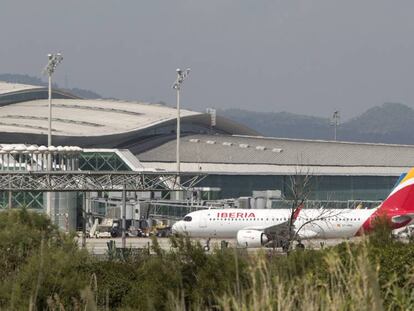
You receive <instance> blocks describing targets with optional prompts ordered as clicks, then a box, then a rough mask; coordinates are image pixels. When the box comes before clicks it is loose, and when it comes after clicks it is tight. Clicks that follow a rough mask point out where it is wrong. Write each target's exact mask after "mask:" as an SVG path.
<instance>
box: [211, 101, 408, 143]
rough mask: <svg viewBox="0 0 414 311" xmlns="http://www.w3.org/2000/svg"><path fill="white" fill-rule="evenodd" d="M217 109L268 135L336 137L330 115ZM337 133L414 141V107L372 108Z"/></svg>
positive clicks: (361, 138) (387, 140)
mask: <svg viewBox="0 0 414 311" xmlns="http://www.w3.org/2000/svg"><path fill="white" fill-rule="evenodd" d="M217 113H218V114H219V115H222V116H224V117H227V118H229V119H232V120H234V121H238V122H241V123H243V124H246V125H247V126H249V127H251V128H253V129H255V130H257V131H258V132H260V133H262V134H263V135H265V136H273V137H286V138H304V139H333V128H332V126H331V125H330V120H329V119H328V118H320V117H311V116H305V115H299V114H292V113H287V112H277V113H265V112H252V111H247V110H240V109H227V110H218V112H217ZM337 137H338V140H343V141H357V142H377V143H390V144H414V110H413V109H412V108H410V107H408V106H406V105H403V104H398V103H386V104H383V105H382V106H379V107H373V108H370V109H368V110H367V111H366V112H364V113H363V114H361V115H360V116H358V117H356V118H354V119H351V120H349V121H347V122H344V123H342V124H340V126H339V128H338V133H337Z"/></svg>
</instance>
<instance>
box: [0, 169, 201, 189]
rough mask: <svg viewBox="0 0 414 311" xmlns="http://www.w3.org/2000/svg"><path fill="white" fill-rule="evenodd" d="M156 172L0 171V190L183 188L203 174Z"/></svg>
mask: <svg viewBox="0 0 414 311" xmlns="http://www.w3.org/2000/svg"><path fill="white" fill-rule="evenodd" d="M177 177H178V175H177V174H175V173H159V172H120V171H118V172H102V171H101V172H95V171H75V172H68V171H52V172H27V171H19V172H13V171H10V172H0V191H47V192H53V191H57V192H62V191H122V190H123V189H124V187H125V190H126V191H162V190H168V191H186V190H190V189H192V188H193V187H194V186H195V185H196V184H197V183H198V182H200V181H201V180H202V179H203V178H204V177H205V175H188V174H181V179H180V181H181V184H180V185H179V184H178V183H177V180H179V179H178V178H177Z"/></svg>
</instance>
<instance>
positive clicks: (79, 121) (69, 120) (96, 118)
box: [0, 99, 200, 136]
mask: <svg viewBox="0 0 414 311" xmlns="http://www.w3.org/2000/svg"><path fill="white" fill-rule="evenodd" d="M48 111H49V110H48V101H47V100H33V101H26V102H22V103H16V104H11V105H7V106H3V107H0V132H3V133H4V132H9V133H31V134H45V133H47V130H48V115H49V112H48ZM176 114H177V112H176V109H175V108H170V107H166V106H162V105H153V104H146V103H139V102H126V101H115V100H85V99H53V118H52V130H53V134H54V135H55V134H56V135H59V136H103V135H111V134H119V133H125V132H130V131H134V130H139V129H144V128H147V127H149V126H152V125H156V124H159V123H162V122H165V121H168V120H172V119H175V118H176V116H177V115H176ZM192 115H200V113H198V112H193V111H189V110H185V109H182V110H181V116H182V117H186V116H192Z"/></svg>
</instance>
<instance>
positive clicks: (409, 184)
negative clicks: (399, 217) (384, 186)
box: [378, 168, 414, 213]
mask: <svg viewBox="0 0 414 311" xmlns="http://www.w3.org/2000/svg"><path fill="white" fill-rule="evenodd" d="M378 210H379V211H381V212H385V213H389V212H391V211H392V212H414V168H412V169H411V170H410V171H409V172H408V173H407V174H406V175H405V176H404V177H403V178H402V179H401V181H400V182H399V183H398V184H397V185H396V186H395V187H394V189H393V190H392V191H391V193H390V195H389V196H388V197H387V198H386V199H385V201H384V202H382V204H381V205H380V206H379V209H378Z"/></svg>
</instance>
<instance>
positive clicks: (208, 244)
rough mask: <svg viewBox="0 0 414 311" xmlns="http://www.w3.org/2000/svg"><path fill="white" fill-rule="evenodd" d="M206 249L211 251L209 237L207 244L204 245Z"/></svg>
mask: <svg viewBox="0 0 414 311" xmlns="http://www.w3.org/2000/svg"><path fill="white" fill-rule="evenodd" d="M203 248H204V251H205V252H209V251H210V238H208V239H207V241H206V245H204V247H203Z"/></svg>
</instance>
